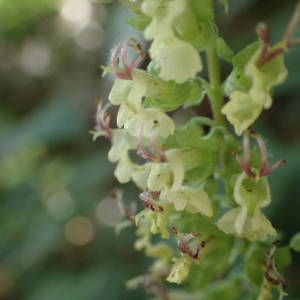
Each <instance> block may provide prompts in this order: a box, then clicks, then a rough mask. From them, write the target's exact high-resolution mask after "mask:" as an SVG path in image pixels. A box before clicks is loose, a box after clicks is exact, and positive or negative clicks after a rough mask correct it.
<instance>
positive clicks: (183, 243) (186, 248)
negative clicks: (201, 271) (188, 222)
mask: <svg viewBox="0 0 300 300" xmlns="http://www.w3.org/2000/svg"><path fill="white" fill-rule="evenodd" d="M171 231H172V232H173V233H175V234H176V236H177V240H178V241H177V245H178V249H179V250H180V251H181V252H182V253H185V254H188V255H189V256H190V257H191V258H193V259H198V257H199V254H200V251H201V249H203V248H204V247H205V245H206V242H205V241H201V242H200V243H199V244H198V245H197V247H196V249H195V250H193V249H191V246H190V245H189V241H191V240H192V239H194V238H196V237H198V236H200V233H198V232H190V233H187V234H182V233H179V232H178V231H177V229H176V228H175V227H172V228H171Z"/></svg>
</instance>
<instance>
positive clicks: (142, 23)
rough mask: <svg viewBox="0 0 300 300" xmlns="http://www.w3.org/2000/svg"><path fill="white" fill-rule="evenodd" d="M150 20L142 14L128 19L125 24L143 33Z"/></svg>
mask: <svg viewBox="0 0 300 300" xmlns="http://www.w3.org/2000/svg"><path fill="white" fill-rule="evenodd" d="M150 21H151V18H150V17H148V16H146V15H144V14H137V15H135V16H134V17H133V18H128V19H127V20H126V22H127V23H128V24H129V25H131V26H132V27H134V28H136V29H138V30H140V31H143V30H144V29H145V28H146V27H147V26H148V25H149V23H150Z"/></svg>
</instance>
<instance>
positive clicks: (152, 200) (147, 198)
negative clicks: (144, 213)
mask: <svg viewBox="0 0 300 300" xmlns="http://www.w3.org/2000/svg"><path fill="white" fill-rule="evenodd" d="M159 196H160V192H153V191H149V190H148V189H146V190H145V191H143V192H142V193H140V196H139V198H140V199H141V201H142V202H143V205H144V207H145V208H150V209H151V210H153V211H155V212H163V211H164V208H163V207H162V206H160V205H158V204H157V201H158V199H159Z"/></svg>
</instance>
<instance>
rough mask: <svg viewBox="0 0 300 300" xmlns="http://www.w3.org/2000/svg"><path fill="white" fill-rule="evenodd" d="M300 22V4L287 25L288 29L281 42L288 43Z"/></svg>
mask: <svg viewBox="0 0 300 300" xmlns="http://www.w3.org/2000/svg"><path fill="white" fill-rule="evenodd" d="M299 21H300V3H298V4H297V6H296V9H295V12H294V14H293V16H292V18H291V20H290V22H289V24H288V27H287V29H286V31H285V33H284V35H283V37H282V40H285V41H287V42H288V41H289V40H290V38H291V37H292V35H293V34H294V32H295V31H296V28H297V25H298V23H299Z"/></svg>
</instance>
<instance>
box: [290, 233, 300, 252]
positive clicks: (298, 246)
mask: <svg viewBox="0 0 300 300" xmlns="http://www.w3.org/2000/svg"><path fill="white" fill-rule="evenodd" d="M290 247H291V248H292V249H293V250H295V251H297V252H300V232H298V233H296V234H295V235H294V236H293V237H292V239H291V241H290Z"/></svg>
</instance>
